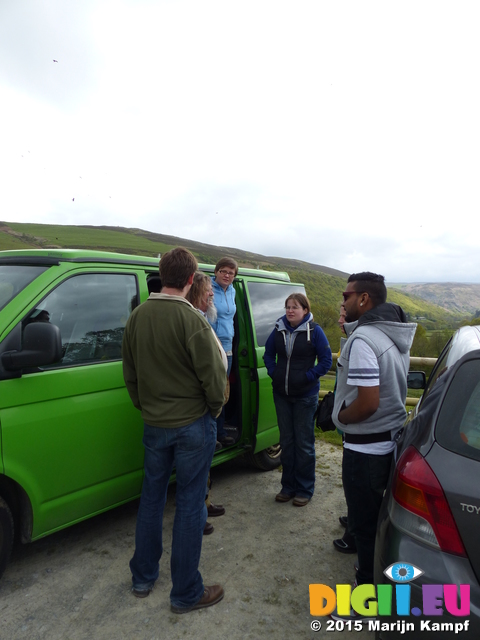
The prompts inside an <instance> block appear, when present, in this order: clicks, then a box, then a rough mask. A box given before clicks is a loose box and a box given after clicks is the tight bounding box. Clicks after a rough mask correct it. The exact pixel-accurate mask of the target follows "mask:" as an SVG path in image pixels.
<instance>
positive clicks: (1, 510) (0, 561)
mask: <svg viewBox="0 0 480 640" xmlns="http://www.w3.org/2000/svg"><path fill="white" fill-rule="evenodd" d="M12 547H13V518H12V512H11V511H10V509H9V507H8V504H7V503H6V502H5V500H4V499H3V498H0V578H1V577H2V575H3V572H4V571H5V568H6V566H7V562H8V559H9V558H10V553H11V552H12Z"/></svg>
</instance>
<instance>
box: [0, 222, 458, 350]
mask: <svg viewBox="0 0 480 640" xmlns="http://www.w3.org/2000/svg"><path fill="white" fill-rule="evenodd" d="M179 245H181V246H184V247H187V248H188V249H190V251H192V253H193V254H194V255H195V256H196V257H197V258H198V260H199V261H200V262H205V263H210V264H211V263H213V264H214V263H215V262H216V261H217V260H218V258H219V257H221V256H223V255H229V256H232V257H233V258H235V260H237V262H238V263H239V264H240V265H242V266H245V267H253V268H261V269H266V270H270V271H287V272H288V273H289V275H290V278H291V280H292V281H293V282H303V283H304V284H305V287H306V290H307V294H308V296H309V298H310V301H311V303H312V310H313V313H314V316H315V319H316V320H317V322H319V324H320V325H321V326H322V327H323V328H324V329H325V331H326V333H327V335H328V337H329V339H330V340H331V343H332V348H334V349H335V348H337V347H336V345H337V342H339V338H340V333H339V330H338V328H337V325H336V322H337V318H338V311H339V306H340V302H341V300H342V291H344V289H345V286H346V282H347V278H348V274H347V273H344V272H342V271H339V270H337V269H333V268H331V267H326V266H322V265H318V264H310V263H308V262H302V261H301V260H292V259H288V258H281V257H275V256H263V255H260V254H256V253H251V252H248V251H243V250H241V249H235V248H232V247H219V246H215V245H210V244H205V243H201V242H195V241H193V240H187V239H185V238H177V237H175V236H168V235H163V234H159V233H153V232H150V231H144V230H142V229H126V228H123V227H106V226H101V227H94V226H84V225H79V226H76V225H75V226H74V225H49V224H25V223H16V222H0V250H7V249H29V248H37V249H39V248H42V249H48V248H78V249H97V250H103V251H117V252H120V253H131V254H137V255H148V256H158V255H159V254H162V253H165V251H168V250H169V249H171V248H172V247H175V246H179ZM388 299H389V301H391V302H396V303H397V304H399V305H401V306H402V307H403V309H404V310H405V312H406V313H407V314H408V315H409V317H410V318H412V319H418V318H420V320H419V322H420V323H421V324H422V325H423V326H425V328H426V329H428V330H432V329H433V330H444V329H450V328H453V327H454V326H456V324H458V323H459V322H460V321H461V320H462V319H464V317H465V316H464V315H461V314H458V313H453V312H450V311H448V310H446V309H444V308H441V307H439V306H437V305H435V304H432V303H429V302H427V301H426V300H423V299H422V298H419V297H417V296H415V295H413V294H411V293H408V292H402V291H400V290H397V289H394V288H389V290H388Z"/></svg>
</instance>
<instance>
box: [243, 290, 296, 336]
mask: <svg viewBox="0 0 480 640" xmlns="http://www.w3.org/2000/svg"><path fill="white" fill-rule="evenodd" d="M247 287H248V292H249V294H250V301H251V303H252V312H253V321H254V323H255V334H256V337H257V345H258V346H259V347H263V346H264V345H265V342H266V341H267V338H268V336H269V335H270V333H271V332H272V331H273V328H274V326H275V322H276V321H277V320H278V318H281V317H282V316H283V315H284V314H285V300H286V299H287V298H288V296H289V295H290V294H291V293H303V294H305V287H304V286H302V285H299V284H283V283H271V282H249V283H247Z"/></svg>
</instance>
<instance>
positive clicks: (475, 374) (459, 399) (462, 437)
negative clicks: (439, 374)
mask: <svg viewBox="0 0 480 640" xmlns="http://www.w3.org/2000/svg"><path fill="white" fill-rule="evenodd" d="M436 437H437V440H438V443H439V444H440V445H441V446H442V447H445V448H446V449H449V450H450V451H454V452H456V453H459V454H460V455H463V456H467V457H468V458H473V459H475V460H480V360H469V361H467V362H465V363H464V364H462V365H461V367H460V368H459V369H458V371H457V372H456V373H455V377H454V378H453V380H452V383H451V384H450V387H449V389H448V391H447V393H446V395H445V399H444V401H443V404H442V408H441V411H440V415H439V417H438V422H437V430H436Z"/></svg>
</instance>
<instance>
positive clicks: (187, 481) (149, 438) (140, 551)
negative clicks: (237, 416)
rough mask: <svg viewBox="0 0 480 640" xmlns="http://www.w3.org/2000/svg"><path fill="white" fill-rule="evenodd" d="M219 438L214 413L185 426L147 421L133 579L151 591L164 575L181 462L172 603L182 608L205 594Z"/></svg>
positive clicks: (173, 556) (194, 602)
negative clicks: (210, 486) (166, 532)
mask: <svg viewBox="0 0 480 640" xmlns="http://www.w3.org/2000/svg"><path fill="white" fill-rule="evenodd" d="M215 442H216V428H215V419H214V418H213V417H212V416H211V414H210V413H209V412H207V413H206V414H205V415H204V416H202V417H201V418H199V419H198V420H195V422H192V423H191V424H189V425H187V426H185V427H176V428H169V429H167V428H163V427H152V426H150V425H148V424H145V425H144V434H143V444H144V447H145V462H144V467H145V478H144V481H143V487H142V496H141V499H140V507H139V509H138V515H137V526H136V531H135V553H134V555H133V558H132V559H131V560H130V570H131V572H132V583H133V587H134V588H135V589H140V590H141V589H150V588H152V587H153V585H154V583H155V581H156V579H157V578H158V568H159V561H160V558H161V557H162V551H163V544H162V527H163V510H164V507H165V502H166V499H167V488H168V482H169V479H170V475H171V473H172V470H173V467H174V466H175V474H176V485H177V486H176V489H177V491H176V499H175V500H176V509H175V519H174V523H173V539H172V556H171V561H170V569H171V574H172V583H173V586H172V590H171V592H170V601H171V603H172V604H173V605H174V606H177V607H191V606H192V605H194V604H196V603H197V602H198V601H199V600H200V598H201V597H202V595H203V580H202V576H201V575H200V572H199V570H198V564H199V562H200V553H201V551H202V540H203V528H204V526H205V522H206V519H207V508H206V507H205V486H206V484H207V476H208V471H209V469H210V464H211V462H212V458H213V452H214V450H215Z"/></svg>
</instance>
